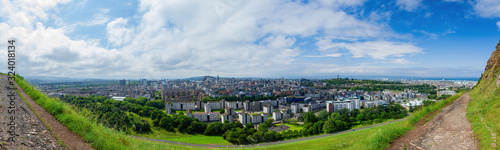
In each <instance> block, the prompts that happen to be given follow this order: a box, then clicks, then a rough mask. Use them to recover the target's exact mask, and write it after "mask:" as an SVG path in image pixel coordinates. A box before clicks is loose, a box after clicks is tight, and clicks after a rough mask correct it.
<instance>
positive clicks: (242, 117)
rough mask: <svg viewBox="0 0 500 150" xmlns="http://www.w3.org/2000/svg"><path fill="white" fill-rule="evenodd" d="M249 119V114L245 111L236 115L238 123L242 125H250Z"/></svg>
mask: <svg viewBox="0 0 500 150" xmlns="http://www.w3.org/2000/svg"><path fill="white" fill-rule="evenodd" d="M250 119H251V118H250V114H249V113H247V112H245V111H242V112H241V113H240V114H238V121H240V123H241V124H243V125H245V124H247V123H250V122H251V120H250Z"/></svg>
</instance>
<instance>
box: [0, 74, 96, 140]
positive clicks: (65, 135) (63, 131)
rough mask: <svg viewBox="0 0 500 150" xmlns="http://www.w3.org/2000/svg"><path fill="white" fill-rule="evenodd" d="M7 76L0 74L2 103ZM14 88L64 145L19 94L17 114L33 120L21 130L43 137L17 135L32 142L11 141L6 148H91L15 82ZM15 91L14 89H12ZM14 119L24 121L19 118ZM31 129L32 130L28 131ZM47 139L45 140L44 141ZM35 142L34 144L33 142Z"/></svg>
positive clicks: (3, 133)
mask: <svg viewBox="0 0 500 150" xmlns="http://www.w3.org/2000/svg"><path fill="white" fill-rule="evenodd" d="M7 83H8V81H7V76H5V75H1V76H0V86H1V87H2V90H1V91H2V93H1V95H2V104H3V102H4V101H5V99H6V98H7V97H6V94H5V93H7V91H6V90H4V89H5V87H6V85H7ZM16 88H17V89H18V90H19V92H20V93H22V95H23V97H24V98H26V100H27V101H28V103H29V104H30V105H31V106H32V107H33V109H34V110H35V111H36V112H37V113H38V116H40V118H41V119H42V120H43V121H44V122H45V123H46V124H47V125H48V126H49V127H50V128H51V130H52V132H53V134H54V135H55V136H56V137H58V138H59V139H60V140H61V141H62V142H63V143H64V145H65V146H66V147H62V146H61V145H60V144H59V143H58V142H57V140H56V138H55V137H54V136H53V135H52V134H51V133H50V130H48V129H47V128H46V127H45V125H44V123H43V122H42V121H41V120H40V119H39V118H38V117H37V116H36V115H35V114H34V113H33V112H32V111H31V109H30V108H29V107H28V106H27V105H26V103H25V102H24V101H23V100H22V99H21V97H20V96H19V95H17V93H16V95H17V97H16V100H17V101H16V102H17V104H18V105H19V111H16V112H18V114H17V115H19V116H28V117H29V121H31V122H33V123H31V124H25V125H24V126H22V129H21V132H20V133H24V132H26V133H27V134H28V135H30V136H34V135H38V136H40V135H43V137H40V138H39V139H36V138H32V137H30V136H28V137H22V136H20V137H17V138H18V139H20V140H21V141H22V140H24V139H30V138H32V139H33V141H34V142H28V143H29V144H31V145H29V144H28V146H23V145H26V144H22V143H26V142H21V144H19V142H12V143H8V144H10V145H7V146H6V148H7V149H26V148H27V149H71V150H80V149H82V150H87V149H93V148H92V146H91V145H90V144H88V143H86V142H85V141H84V140H83V138H82V137H80V136H79V135H77V134H75V133H73V132H71V131H70V130H69V129H68V128H67V127H66V126H64V125H62V124H61V123H60V122H59V121H58V120H57V119H56V118H55V117H54V116H52V115H51V114H50V113H48V112H47V111H46V110H45V109H43V108H42V107H41V106H40V105H38V104H37V103H36V102H35V101H33V100H32V99H31V98H30V97H29V96H28V95H27V94H26V93H24V90H23V89H21V88H20V87H19V86H18V85H17V84H16ZM13 91H15V90H13ZM1 109H2V110H3V111H4V110H5V109H6V107H5V106H3V107H2V108H1ZM4 113H5V112H2V122H4V121H5V119H4V116H8V115H7V114H4ZM15 121H24V119H23V120H21V119H19V120H15ZM1 125H2V126H1V128H2V130H6V129H5V127H4V125H5V123H2V124H1ZM29 131H33V132H29ZM36 132H39V133H36ZM0 133H1V134H2V135H5V134H6V133H5V131H3V132H0ZM1 140H2V141H5V140H6V139H5V138H2V139H1ZM45 141H47V142H45ZM33 143H36V144H33ZM35 146H37V147H35Z"/></svg>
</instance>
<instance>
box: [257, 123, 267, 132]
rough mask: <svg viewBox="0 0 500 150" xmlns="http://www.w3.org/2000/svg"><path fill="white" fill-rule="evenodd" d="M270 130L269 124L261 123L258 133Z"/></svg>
mask: <svg viewBox="0 0 500 150" xmlns="http://www.w3.org/2000/svg"><path fill="white" fill-rule="evenodd" d="M268 129H269V126H267V124H265V123H261V124H260V125H259V130H258V131H261V132H267V130H268Z"/></svg>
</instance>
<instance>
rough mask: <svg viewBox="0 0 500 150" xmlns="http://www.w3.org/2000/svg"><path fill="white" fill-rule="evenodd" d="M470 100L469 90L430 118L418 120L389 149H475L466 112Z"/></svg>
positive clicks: (473, 137) (475, 145)
mask: <svg viewBox="0 0 500 150" xmlns="http://www.w3.org/2000/svg"><path fill="white" fill-rule="evenodd" d="M469 102H470V97H469V93H465V94H464V95H463V96H462V97H460V98H459V99H457V100H456V101H455V102H453V103H452V104H451V105H449V106H447V107H445V108H444V109H442V111H441V112H439V113H438V114H437V115H436V116H435V117H433V118H432V119H431V120H430V121H429V122H427V123H425V124H423V125H421V124H422V123H424V121H425V120H426V119H425V118H424V119H422V121H419V122H417V123H416V126H415V129H414V130H411V131H409V132H408V133H406V135H404V136H402V137H400V138H398V139H397V140H396V141H395V142H393V143H392V144H391V147H390V148H388V149H389V150H401V149H404V148H406V149H410V150H414V149H467V150H470V149H478V140H477V138H476V137H475V136H474V132H473V131H472V128H471V124H470V122H469V121H468V120H467V117H466V116H465V113H466V108H467V104H469ZM433 114H434V113H433ZM433 114H430V115H428V116H427V117H429V116H432V115H433ZM427 117H426V118H427Z"/></svg>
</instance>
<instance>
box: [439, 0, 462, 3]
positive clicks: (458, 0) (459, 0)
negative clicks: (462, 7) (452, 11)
mask: <svg viewBox="0 0 500 150" xmlns="http://www.w3.org/2000/svg"><path fill="white" fill-rule="evenodd" d="M443 1H445V2H460V3H461V2H463V1H462V0H443Z"/></svg>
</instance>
